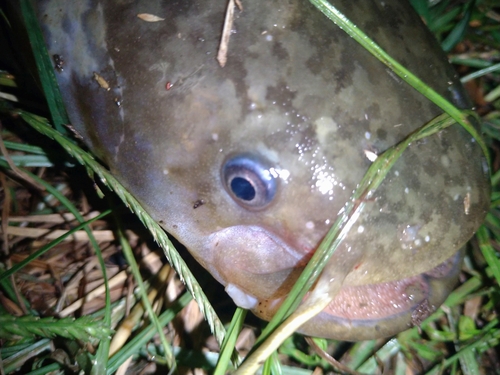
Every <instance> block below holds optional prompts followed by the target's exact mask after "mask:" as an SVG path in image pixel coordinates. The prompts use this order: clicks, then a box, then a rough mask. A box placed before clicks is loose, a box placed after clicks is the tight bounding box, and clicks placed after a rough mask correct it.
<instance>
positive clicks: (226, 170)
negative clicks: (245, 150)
mask: <svg viewBox="0 0 500 375" xmlns="http://www.w3.org/2000/svg"><path fill="white" fill-rule="evenodd" d="M222 180H223V183H224V186H225V188H226V191H227V192H228V193H229V195H230V196H231V197H232V198H233V199H234V200H235V201H236V202H237V203H238V204H239V205H240V206H243V207H245V208H247V209H250V210H258V209H261V208H264V207H266V206H267V205H268V204H269V203H271V201H272V200H273V198H274V195H275V194H276V185H277V181H276V178H275V177H274V176H273V174H272V173H271V168H270V165H269V163H266V161H264V160H263V159H261V158H259V157H257V156H255V155H252V154H241V155H237V156H235V157H233V158H231V159H229V160H227V161H226V162H225V164H224V166H223V167H222Z"/></svg>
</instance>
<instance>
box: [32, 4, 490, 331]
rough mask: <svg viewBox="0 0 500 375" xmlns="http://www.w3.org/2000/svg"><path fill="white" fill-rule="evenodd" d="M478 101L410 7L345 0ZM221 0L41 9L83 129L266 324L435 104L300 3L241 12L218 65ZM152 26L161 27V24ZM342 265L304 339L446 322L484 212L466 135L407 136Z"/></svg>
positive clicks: (336, 265)
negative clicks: (343, 215)
mask: <svg viewBox="0 0 500 375" xmlns="http://www.w3.org/2000/svg"><path fill="white" fill-rule="evenodd" d="M333 3H334V5H335V6H337V7H338V8H339V9H340V10H341V11H342V12H343V13H344V14H345V15H346V16H347V17H348V18H349V19H351V20H352V21H353V22H354V23H355V24H356V25H357V26H358V27H360V28H361V29H362V30H363V31H365V32H366V33H367V34H368V35H370V37H371V38H373V39H374V40H375V41H376V42H377V43H378V44H379V45H380V46H381V47H382V48H384V49H385V50H387V51H388V52H389V54H390V55H391V56H392V57H394V58H395V59H396V60H398V61H399V62H401V63H402V64H403V65H404V66H405V67H407V68H408V69H409V70H410V71H412V72H413V73H415V74H416V75H417V76H418V77H420V78H421V79H422V80H423V81H424V82H425V83H426V84H428V85H429V86H431V87H432V88H433V89H434V90H436V91H437V92H438V93H440V94H441V95H443V96H445V97H446V98H447V99H448V100H450V101H451V102H453V103H454V104H455V105H456V106H458V107H460V108H467V107H468V106H469V103H468V100H467V98H466V95H465V93H464V91H463V89H462V87H461V86H460V84H459V82H458V81H457V77H456V74H455V72H454V71H453V69H452V68H451V67H450V65H449V64H448V62H447V60H446V57H445V56H444V55H443V53H442V51H441V50H440V49H439V46H438V45H437V43H436V42H435V40H434V39H433V37H432V36H431V35H430V34H429V32H428V31H427V30H426V29H425V27H424V25H423V24H422V23H421V21H420V20H419V18H418V16H417V15H416V14H415V13H414V12H413V10H412V9H411V7H410V5H409V4H408V3H406V2H404V1H399V0H386V1H384V2H379V1H363V2H352V1H349V0H340V1H333ZM226 5H227V4H226V2H225V1H197V0H183V1H156V0H148V1H127V0H116V1H104V0H103V1H98V0H86V1H78V2H67V1H62V0H47V1H38V2H37V3H36V6H37V12H38V17H39V19H40V22H41V24H42V28H43V32H44V36H45V39H46V42H47V46H48V50H49V53H50V55H51V56H57V59H55V61H57V63H55V69H56V77H57V80H58V83H59V86H60V88H61V91H62V93H63V98H64V100H65V104H66V106H67V110H68V114H69V116H70V119H71V123H72V125H73V127H74V128H75V129H76V130H77V131H78V132H79V133H80V134H81V135H82V137H83V139H84V141H85V142H86V143H87V144H88V145H89V147H90V148H91V149H92V150H93V151H94V152H95V153H96V155H98V156H99V157H100V158H102V160H103V161H104V162H105V163H106V164H107V165H108V166H109V168H110V170H111V171H112V173H114V174H115V175H116V177H117V178H119V179H120V181H121V182H122V183H123V184H124V185H125V186H126V187H127V189H129V191H130V192H132V193H133V194H134V195H135V196H136V198H138V199H139V200H140V202H141V203H142V204H143V206H144V207H145V209H146V210H147V211H148V212H149V213H150V214H151V215H152V217H153V218H154V219H155V220H157V221H158V222H159V223H160V224H161V225H162V226H163V227H164V228H165V229H166V230H167V231H168V232H169V233H170V234H172V235H173V236H175V237H176V238H177V239H178V240H179V241H180V242H182V243H183V244H184V245H185V246H186V247H187V248H188V250H189V251H190V252H191V253H192V254H193V256H194V257H195V258H196V259H197V261H198V262H200V263H201V264H202V265H203V266H204V267H205V268H206V269H207V270H208V271H209V272H210V273H211V274H212V275H213V276H214V277H215V278H216V279H217V280H218V281H219V282H221V283H222V284H224V285H225V286H226V291H227V292H228V293H229V295H230V296H231V297H232V298H233V300H234V301H235V303H236V304H237V305H239V306H242V307H246V308H249V309H251V310H252V311H253V312H254V313H255V314H257V315H258V316H260V317H262V318H264V319H270V317H272V315H273V314H274V312H275V311H276V309H277V307H278V306H279V303H280V301H282V300H283V298H284V297H285V296H286V295H287V293H288V292H289V290H290V288H291V287H292V286H293V284H294V282H295V280H296V278H297V277H298V275H299V274H300V272H301V271H302V270H303V268H304V267H305V265H306V264H307V262H308V260H309V259H310V257H311V256H312V254H313V253H314V251H315V250H316V248H317V246H318V245H319V243H320V242H321V240H322V239H323V238H324V236H325V234H326V233H327V231H328V230H329V229H330V227H331V225H332V224H333V223H334V222H335V220H336V218H337V216H338V214H339V212H341V210H342V209H343V208H344V207H345V204H346V202H347V201H348V200H349V199H350V197H351V196H352V194H353V191H354V190H355V189H356V187H357V185H358V184H359V182H360V181H361V179H362V177H363V176H364V174H365V173H366V171H367V169H368V168H369V166H370V165H371V163H372V162H373V160H374V159H375V158H376V157H377V155H379V154H380V153H382V152H383V151H384V150H386V149H388V148H389V147H391V146H393V145H394V144H397V143H398V142H400V141H401V140H402V139H404V138H405V137H406V136H407V135H408V134H410V133H411V132H413V131H415V130H416V129H418V128H420V127H421V126H422V125H424V124H425V123H427V122H429V121H430V120H432V119H433V118H434V117H436V116H437V115H439V114H441V113H442V111H441V110H440V109H439V108H438V107H437V106H435V105H434V104H432V103H431V102H429V101H428V100H427V99H425V98H424V97H423V96H422V95H421V94H419V93H418V92H416V91H415V90H414V89H412V88H411V87H410V86H408V85H407V84H406V83H404V82H403V81H402V80H401V79H400V78H398V77H397V76H396V75H395V74H394V73H393V72H392V71H390V69H388V68H387V67H386V66H384V65H383V64H382V63H380V62H379V61H378V60H376V59H375V58H374V57H373V56H371V55H370V54H369V53H368V52H367V51H366V50H364V49H363V48H362V47H361V46H360V45H358V44H357V43H356V42H355V41H354V40H353V39H351V38H350V37H349V36H348V35H347V34H345V33H344V31H342V30H341V29H339V28H338V27H337V26H335V25H334V24H333V23H332V22H331V21H329V20H328V19H327V18H326V17H324V16H323V15H322V14H321V13H320V12H319V11H318V10H316V9H315V8H314V7H313V6H312V5H311V4H309V3H308V2H307V1H299V0H276V1H273V2H267V1H248V2H247V1H244V2H243V7H244V9H243V10H242V11H240V10H235V13H234V23H233V26H232V32H231V35H230V38H229V43H228V45H227V48H228V49H227V62H226V64H225V66H224V67H221V66H220V64H219V63H218V61H217V59H216V56H217V52H218V49H219V44H220V40H221V30H222V26H223V24H224V19H225V14H226ZM151 21H154V22H151ZM364 203H365V204H364V206H365V207H364V209H363V211H362V212H361V214H360V215H359V217H358V218H357V221H356V222H355V223H354V225H353V226H352V227H351V229H350V230H349V232H348V233H347V235H346V237H345V239H344V241H343V242H342V243H341V245H340V246H339V248H338V250H337V251H336V253H335V254H334V255H333V257H332V259H331V260H330V263H329V266H328V268H327V271H325V272H328V273H329V275H331V277H332V279H335V278H336V277H343V278H344V277H345V278H344V279H343V289H342V290H341V292H340V293H339V295H338V296H337V297H336V298H335V299H334V300H333V302H332V303H331V304H330V305H329V307H328V308H327V309H325V310H324V311H323V312H322V313H321V314H320V315H318V316H317V317H316V318H315V319H312V320H311V321H310V322H308V323H307V324H306V325H304V326H303V327H302V332H304V333H306V334H309V335H316V336H323V337H333V338H337V339H344V340H362V339H369V338H375V337H382V336H389V335H392V334H394V333H397V332H399V331H401V330H403V329H405V328H407V327H409V326H411V325H412V324H414V323H418V322H419V321H420V320H421V319H420V318H422V317H425V316H427V315H428V314H429V313H430V312H432V311H434V310H435V309H436V308H437V307H438V306H439V305H440V304H441V303H442V301H443V300H444V299H445V298H446V296H447V294H448V293H449V291H450V290H451V288H452V287H453V284H454V283H455V282H456V279H457V275H458V272H459V269H460V263H461V255H460V253H459V249H460V248H461V247H462V246H463V245H464V244H465V243H466V241H467V240H468V239H469V238H470V237H471V236H472V235H473V233H474V232H475V230H477V228H478V227H479V225H480V224H481V222H482V221H483V219H484V216H485V214H486V211H487V209H488V204H489V175H488V167H487V162H486V160H485V157H484V155H483V154H482V152H481V150H480V147H479V146H478V143H477V142H476V140H475V139H473V138H472V137H471V135H470V134H468V133H467V132H466V131H465V130H464V129H462V128H461V127H460V126H458V125H454V126H452V127H450V128H447V129H445V130H443V131H441V132H439V133H438V134H436V135H433V136H430V137H427V138H424V139H422V140H420V141H418V142H414V143H413V144H411V146H410V147H409V148H408V149H407V150H406V151H405V152H404V153H403V155H402V156H401V158H400V159H399V160H398V161H397V162H396V164H395V166H394V167H393V168H392V169H391V171H390V172H389V174H388V175H387V177H386V178H385V180H384V182H383V183H382V185H381V186H380V187H379V188H378V189H377V190H376V191H375V192H374V193H373V195H372V197H371V198H370V199H369V200H367V201H366V202H364Z"/></svg>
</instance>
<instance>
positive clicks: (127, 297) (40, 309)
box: [0, 0, 500, 374]
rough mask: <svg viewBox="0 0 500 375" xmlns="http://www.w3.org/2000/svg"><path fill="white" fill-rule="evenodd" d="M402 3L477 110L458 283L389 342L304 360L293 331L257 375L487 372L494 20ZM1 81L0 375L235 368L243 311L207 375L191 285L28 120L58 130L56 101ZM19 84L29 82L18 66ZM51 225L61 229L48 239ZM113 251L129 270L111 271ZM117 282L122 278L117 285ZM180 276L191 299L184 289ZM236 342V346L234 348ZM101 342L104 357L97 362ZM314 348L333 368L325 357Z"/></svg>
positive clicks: (469, 8) (493, 218)
mask: <svg viewBox="0 0 500 375" xmlns="http://www.w3.org/2000/svg"><path fill="white" fill-rule="evenodd" d="M412 3H413V5H414V6H415V8H416V9H417V10H418V11H419V12H420V14H421V15H422V17H423V18H424V19H425V21H426V23H427V25H428V26H429V28H430V29H431V30H432V31H433V32H434V33H435V35H436V37H437V38H438V40H440V42H441V43H442V46H443V49H445V50H446V51H448V52H449V54H450V55H449V56H450V60H451V61H452V62H453V63H454V64H457V68H458V70H459V71H460V73H461V74H462V76H463V82H464V83H465V84H466V86H467V88H468V89H469V91H470V93H471V96H472V98H473V99H474V101H475V105H476V110H477V113H478V114H479V115H480V116H482V118H483V121H484V125H483V129H482V131H483V132H484V134H485V135H486V137H485V141H486V144H487V146H488V147H489V150H490V151H489V152H490V155H491V165H492V183H493V192H492V205H491V210H490V213H489V214H488V216H487V219H486V222H485V225H484V226H483V227H481V229H480V230H479V231H478V233H477V235H476V236H475V238H473V239H472V240H471V242H470V244H469V249H468V253H467V256H466V261H465V264H464V267H463V272H462V275H461V284H460V285H459V286H458V287H457V289H456V290H455V291H454V292H453V293H452V294H451V295H450V297H449V298H448V299H447V301H446V302H445V304H444V306H443V308H441V309H440V310H439V311H437V312H436V313H435V314H433V315H432V316H431V317H430V318H429V319H427V320H426V321H425V322H424V323H423V324H422V326H421V332H420V331H419V329H417V328H414V329H411V330H408V331H405V332H403V333H401V334H399V335H398V336H397V337H396V338H392V339H390V340H376V341H368V342H360V343H356V344H347V343H342V342H336V341H333V340H324V339H315V340H314V343H313V344H312V346H314V347H317V348H318V349H317V351H314V350H312V349H311V348H312V346H311V345H310V344H309V343H308V342H306V341H305V339H304V338H303V337H302V336H300V335H294V336H292V337H290V338H288V339H287V340H286V341H285V342H284V344H283V345H282V346H281V348H280V349H279V354H276V353H274V354H273V355H271V357H270V360H269V361H267V362H266V364H265V366H264V369H263V373H265V374H270V373H273V374H278V373H284V374H310V373H312V371H315V373H317V374H319V373H332V372H333V371H334V370H333V369H334V368H335V369H339V372H340V373H364V374H377V373H384V374H495V373H499V372H498V371H499V370H497V369H498V368H500V364H499V362H500V359H499V358H500V357H499V355H498V354H499V346H498V340H499V339H500V329H499V324H498V311H497V306H498V305H499V304H498V300H499V288H498V283H499V281H500V263H499V260H498V249H499V245H498V240H499V237H500V218H499V211H498V204H499V202H500V200H499V198H500V192H499V189H498V184H499V180H500V173H499V172H498V170H499V161H500V160H499V158H498V155H499V153H498V151H497V150H498V140H499V139H500V133H499V127H500V89H499V87H500V85H499V84H498V82H499V81H500V75H499V73H498V72H499V71H500V70H499V69H500V68H499V61H500V22H499V19H500V13H496V12H495V9H494V8H492V5H493V3H491V4H488V2H487V1H482V2H481V1H469V2H465V3H458V2H451V1H441V2H437V3H436V4H435V5H434V6H432V7H430V6H429V4H428V2H427V1H420V0H412ZM23 4H25V3H23ZM0 11H1V13H0V18H1V19H2V20H3V21H4V23H6V25H8V21H9V18H8V17H7V15H6V13H4V11H3V9H2V8H0ZM25 11H26V9H25ZM28 16H29V14H28ZM6 27H7V26H6ZM47 58H48V56H43V54H42V53H40V55H39V56H38V59H41V60H42V61H43V60H44V59H45V60H47ZM43 64H44V63H43V62H42V65H43ZM45 64H47V61H45ZM0 68H4V69H7V68H9V67H1V66H0ZM43 71H44V73H48V72H47V71H45V70H43ZM19 72H21V73H19ZM12 74H15V75H16V78H18V77H21V76H22V75H23V70H19V71H16V72H13V71H8V70H7V71H5V72H1V73H0V85H2V86H1V87H0V91H5V92H13V93H15V96H16V97H17V98H18V99H20V101H19V102H12V101H11V100H3V99H0V116H1V117H0V119H1V121H2V122H3V123H4V124H5V125H8V127H7V128H2V139H3V140H4V141H3V144H4V146H5V149H7V150H8V153H9V155H12V157H11V158H3V159H2V160H0V167H1V168H2V172H3V173H2V174H1V176H0V178H1V180H0V182H1V184H2V192H3V202H2V233H3V248H2V250H3V258H2V259H3V260H2V263H1V264H0V266H1V267H2V271H3V273H2V274H0V288H1V289H0V290H1V292H2V294H1V295H0V297H1V300H0V302H1V307H0V322H3V323H4V324H1V325H2V326H3V327H4V328H0V338H1V340H2V341H1V343H2V348H1V350H0V353H1V358H2V363H1V364H2V366H3V371H4V373H6V374H9V373H23V374H26V373H32V374H35V373H41V374H42V373H49V372H51V371H56V372H59V373H70V372H77V371H79V370H83V371H85V372H88V373H96V374H103V373H110V374H111V373H114V372H115V371H117V370H118V369H119V368H120V366H122V365H123V366H131V368H132V369H133V370H131V371H132V372H134V373H135V372H137V373H138V372H139V371H144V372H162V371H166V370H165V369H167V368H171V367H173V366H177V369H178V372H179V373H187V372H188V371H189V368H198V369H203V371H206V372H207V373H213V372H214V371H217V372H218V373H221V374H222V373H224V372H225V371H227V369H228V368H231V365H230V364H229V363H230V360H229V359H230V358H231V357H233V359H234V360H236V358H235V357H234V356H232V345H235V344H236V345H237V347H238V348H239V349H240V352H241V353H242V354H245V353H246V352H247V351H248V350H249V349H250V348H251V346H252V344H253V343H254V342H255V338H254V337H253V335H254V334H255V333H254V332H252V331H251V330H249V329H248V328H245V329H243V331H242V333H240V328H238V327H241V323H242V321H243V319H244V315H245V314H244V313H243V311H241V310H240V309H238V310H237V312H236V314H235V317H234V319H233V322H232V324H231V326H230V327H229V328H228V332H230V333H231V334H229V335H228V336H227V338H226V340H225V341H226V342H233V344H232V345H228V346H227V347H228V350H227V351H223V354H222V355H221V357H223V358H225V360H224V361H221V362H220V364H219V366H218V368H217V369H215V363H216V362H217V358H218V353H217V345H214V344H213V341H218V342H219V344H222V338H223V337H224V334H225V329H224V327H223V325H222V323H221V322H220V321H219V319H218V317H217V315H216V314H215V311H214V310H213V309H212V307H211V306H210V304H209V303H208V300H207V298H206V297H205V296H204V293H203V288H202V287H201V286H200V284H198V282H197V281H196V280H195V278H194V277H193V276H192V275H191V272H190V271H189V268H188V267H187V266H186V265H185V264H184V261H183V260H182V258H181V257H178V254H177V252H176V250H175V249H174V248H173V245H172V243H171V242H170V241H169V240H168V238H167V237H166V236H165V235H164V233H163V231H162V230H161V229H160V228H159V227H158V226H157V224H156V223H154V222H153V221H152V220H151V219H150V218H148V217H147V214H144V213H143V211H142V210H141V208H140V206H138V203H137V202H136V201H135V200H134V198H133V197H132V196H130V195H129V194H128V193H127V192H126V191H124V190H123V188H121V186H120V185H119V184H118V183H117V182H116V181H114V178H113V176H111V175H109V173H108V172H107V170H106V169H105V168H103V167H102V166H100V165H99V163H97V162H96V161H95V160H94V158H93V157H92V156H91V155H89V154H87V153H86V152H84V151H82V150H81V149H80V148H79V147H78V146H77V145H75V141H74V140H71V139H68V138H67V137H65V136H62V135H60V134H58V133H56V132H54V131H53V130H52V128H51V127H49V126H48V123H47V122H46V120H44V119H43V118H42V117H39V116H34V115H32V114H31V113H32V112H35V113H38V114H42V115H44V116H45V117H48V116H49V113H50V114H51V115H52V118H55V119H56V120H55V121H56V125H61V124H63V123H65V121H64V116H65V115H64V113H62V112H61V111H62V109H61V107H60V105H59V102H58V101H57V99H53V100H51V99H50V98H51V97H52V96H51V95H55V96H57V94H53V92H52V91H51V94H50V95H49V96H48V98H49V99H47V100H48V102H49V104H50V103H52V105H49V108H50V109H46V107H45V105H44V99H43V98H35V99H33V98H32V96H31V94H30V92H31V91H32V90H31V89H30V87H26V86H23V85H22V84H21V83H20V82H19V81H21V80H19V79H14V77H12ZM24 75H25V76H28V73H27V71H26V70H24ZM51 80H52V81H53V79H52V78H50V77H48V78H46V81H48V82H50V81H51ZM16 86H17V88H15V87H16ZM49 86H50V85H49ZM7 87H9V88H15V91H11V90H10V89H6V88H7ZM52 87H53V86H52ZM23 121H25V122H27V123H30V124H31V125H32V126H33V127H35V128H36V129H38V131H41V132H42V133H44V134H45V135H47V137H48V138H47V139H40V136H39V135H38V134H39V133H35V132H34V131H33V130H30V128H28V127H25V123H24V122H23ZM23 127H25V128H23ZM59 128H60V129H61V130H62V129H64V128H62V127H60V126H59ZM7 129H8V130H7ZM11 129H14V130H16V131H11ZM20 129H22V131H19V130H20ZM19 133H21V134H22V135H23V139H20V138H19V137H18V135H17V134H19ZM49 139H55V140H56V141H57V142H58V144H59V145H60V146H62V147H60V146H59V145H57V144H56V143H54V142H52V141H50V140H49ZM68 153H69V154H68ZM69 155H72V156H73V157H71V156H69ZM54 160H55V161H56V162H54ZM9 162H10V164H9ZM12 163H15V165H16V166H15V167H14V166H13V164H12ZM80 163H83V164H84V165H85V167H81V166H79V164H80ZM84 174H90V175H91V176H93V177H94V178H95V179H96V181H97V184H95V185H93V184H92V183H91V182H90V180H88V179H87V180H85V179H84V180H83V181H82V180H81V176H82V175H84ZM77 179H78V182H76V180H77ZM103 182H104V183H103ZM109 189H110V190H113V191H115V193H116V194H117V195H118V196H119V197H120V198H121V200H123V201H124V202H125V204H126V205H127V206H128V207H130V208H131V209H132V210H133V211H135V212H136V213H139V219H140V221H142V222H143V223H144V224H145V225H146V227H148V228H150V230H151V232H152V233H153V237H154V238H155V239H156V241H157V243H160V245H161V246H162V247H163V249H164V250H165V251H166V254H167V257H168V259H170V260H171V262H172V264H173V265H174V267H175V268H176V269H177V270H178V271H179V273H180V275H181V276H180V278H179V276H175V274H174V273H173V271H171V269H170V268H169V267H168V266H164V265H163V264H162V262H161V258H160V251H159V248H158V247H157V246H156V245H155V244H153V243H152V242H151V241H149V240H148V235H147V234H145V233H144V231H143V230H142V229H141V225H140V224H139V221H134V219H132V218H131V217H130V216H127V220H123V219H120V218H119V217H120V216H122V215H127V213H126V209H124V207H123V205H122V203H120V202H119V201H118V200H117V199H114V198H107V199H100V198H99V197H100V196H102V195H103V193H104V195H105V196H106V197H108V196H110V192H109ZM111 196H112V195H111ZM109 208H111V211H109ZM82 212H83V213H84V214H85V215H83V214H81V213H82ZM97 212H100V213H101V215H99V214H97ZM109 212H112V213H113V214H109ZM59 230H64V231H65V232H66V233H65V234H63V235H62V236H61V235H60V232H59ZM121 251H123V253H124V254H125V258H126V260H127V263H128V264H129V266H125V265H121V263H123V259H122V258H121V257H120V255H119V254H120V253H121ZM135 259H137V260H138V262H139V264H137V263H136V261H135ZM7 270H9V271H7ZM14 271H15V272H14ZM130 273H133V274H134V276H135V282H133V281H130V280H129V278H128V277H127V275H128V274H130ZM141 275H142V276H141ZM141 278H144V279H145V280H144V283H143V282H141V281H140V280H141ZM107 279H108V280H107ZM180 279H182V280H184V281H185V282H186V283H187V288H188V290H189V292H191V293H188V292H186V291H185V289H184V287H183V286H182V283H181V282H180ZM212 282H213V281H212ZM135 285H142V286H141V287H140V288H137V287H135ZM209 285H211V284H209ZM211 288H212V285H211V286H210V287H209V288H208V289H207V291H208V290H210V289H211ZM92 291H95V293H92ZM191 294H194V295H195V298H196V299H197V301H198V302H199V303H200V304H201V306H202V311H203V313H204V315H205V317H207V320H208V321H209V322H210V323H211V330H212V331H213V332H215V334H216V339H215V340H214V339H212V338H210V336H209V334H208V333H207V331H208V330H207V329H206V326H204V324H205V323H203V322H201V318H200V314H199V313H197V308H196V307H194V306H193V302H191ZM297 298H299V297H297ZM139 299H142V301H150V303H147V302H146V303H145V307H144V308H143V305H142V304H140V303H139V304H137V303H136V302H137V301H138V300H139ZM299 299H300V298H299ZM132 306H134V307H132ZM144 310H147V314H146V315H145V314H144ZM181 310H182V311H181ZM219 311H222V312H224V311H225V309H219ZM21 316H22V317H21ZM52 316H56V317H57V319H55V318H53V317H52ZM125 316H127V318H126V319H125ZM148 316H149V317H150V318H148ZM70 317H71V318H70ZM73 317H75V320H73ZM151 317H156V318H151ZM122 321H123V322H124V323H120V324H121V326H120V325H119V322H122ZM151 321H153V322H152V323H151ZM179 326H184V327H191V328H190V330H188V329H179V328H178V327H179ZM155 327H156V328H155ZM158 327H167V328H166V329H164V330H160V331H161V332H163V334H162V335H160V336H157V335H156V334H157V332H158ZM115 332H116V333H115ZM238 334H239V337H240V338H239V340H237V337H238ZM245 335H247V342H244V340H243V337H244V336H245ZM111 336H112V337H113V338H111ZM54 337H56V339H54ZM75 340H78V342H77V341H75ZM237 341H239V342H237ZM222 345H223V347H225V346H226V345H225V344H222ZM110 346H111V347H112V351H113V353H114V354H113V355H112V356H111V357H110V358H108V352H109V347H110ZM55 349H57V351H55ZM207 349H208V350H207ZM322 350H323V351H326V352H327V353H330V354H331V355H333V356H334V357H335V358H337V359H338V360H339V361H340V363H336V362H332V361H331V360H330V359H329V358H328V357H327V356H326V355H324V354H323V353H322ZM56 354H58V355H56ZM325 358H326V359H325ZM131 359H132V362H130V360H131ZM174 363H175V365H174ZM198 371H202V370H198Z"/></svg>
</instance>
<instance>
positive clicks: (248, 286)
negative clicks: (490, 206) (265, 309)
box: [205, 225, 303, 309]
mask: <svg viewBox="0 0 500 375" xmlns="http://www.w3.org/2000/svg"><path fill="white" fill-rule="evenodd" d="M205 247H206V249H209V250H210V253H211V254H212V262H211V264H210V265H208V267H209V268H210V270H211V271H213V274H215V275H218V278H219V279H220V281H221V282H222V283H223V284H224V285H225V286H226V291H227V293H228V294H229V295H230V296H231V298H232V299H233V300H234V302H235V303H236V304H237V305H238V306H241V307H244V308H249V309H254V308H255V306H256V303H257V301H258V300H262V299H266V300H267V299H271V300H272V299H277V298H281V297H283V296H285V295H286V294H287V293H288V292H289V290H290V288H291V287H292V286H293V284H294V282H295V280H296V279H297V277H298V276H299V275H300V272H302V269H303V267H302V264H303V263H302V262H301V258H300V256H299V254H298V253H297V252H296V251H295V250H294V249H293V248H292V247H291V246H289V245H288V244H287V243H285V242H284V241H283V240H282V239H281V238H279V237H278V236H276V235H275V234H273V233H271V232H270V231H268V230H266V229H264V228H262V227H259V226H251V225H237V226H232V227H228V228H224V229H222V230H220V231H218V232H215V233H213V234H211V235H210V236H209V237H208V239H207V242H206V244H205Z"/></svg>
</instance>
